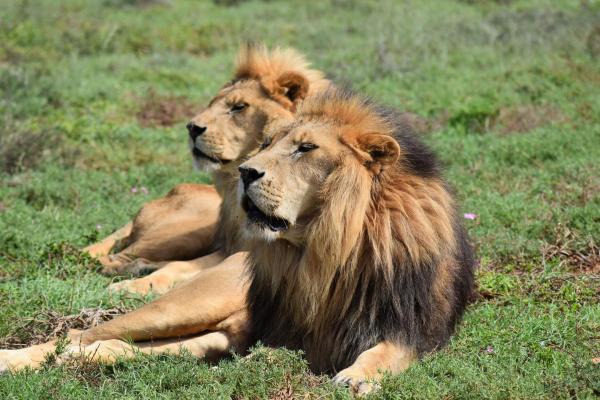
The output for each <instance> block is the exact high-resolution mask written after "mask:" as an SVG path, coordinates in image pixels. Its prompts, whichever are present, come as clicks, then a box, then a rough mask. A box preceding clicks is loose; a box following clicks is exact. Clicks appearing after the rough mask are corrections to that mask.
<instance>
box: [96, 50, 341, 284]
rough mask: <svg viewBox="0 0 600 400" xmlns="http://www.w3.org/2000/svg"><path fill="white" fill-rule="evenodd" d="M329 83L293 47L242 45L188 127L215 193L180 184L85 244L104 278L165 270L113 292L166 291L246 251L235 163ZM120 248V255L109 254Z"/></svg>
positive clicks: (193, 147) (195, 158)
mask: <svg viewBox="0 0 600 400" xmlns="http://www.w3.org/2000/svg"><path fill="white" fill-rule="evenodd" d="M328 85H329V81H328V80H326V79H325V78H324V77H323V74H322V73H321V72H319V71H317V70H313V69H311V68H310V67H309V64H308V63H307V62H306V60H305V59H304V57H303V56H301V55H300V54H299V53H297V52H296V51H294V50H292V49H280V48H276V49H273V50H270V51H269V50H267V49H266V48H265V47H264V46H260V45H248V46H244V47H242V48H241V50H240V52H239V54H238V56H237V62H236V67H235V73H234V77H233V80H232V81H231V82H229V83H228V84H226V85H225V86H224V87H223V88H222V89H221V90H219V92H218V93H217V95H216V96H215V97H214V98H213V99H212V100H211V101H210V103H209V105H208V107H207V108H206V109H205V110H204V111H202V112H201V113H200V114H198V115H197V116H196V117H194V118H193V119H192V120H191V121H190V122H189V123H188V124H187V129H188V134H189V139H188V140H189V147H190V150H191V153H192V157H193V162H194V166H195V167H196V168H197V169H201V170H205V171H210V172H211V173H212V175H213V180H214V183H215V186H214V188H213V187H212V186H209V185H197V184H183V185H178V186H177V187H176V188H175V189H173V190H172V191H171V192H170V193H169V194H168V195H167V196H166V197H164V198H161V199H158V200H155V201H153V202H150V203H148V204H146V205H145V206H144V207H143V208H142V209H141V210H140V212H139V213H138V215H137V216H136V218H135V219H134V221H133V222H132V223H129V224H127V225H126V226H125V227H123V228H121V229H120V230H118V231H117V232H115V234H113V235H111V236H109V237H108V238H106V239H104V240H103V241H101V242H100V243H98V244H96V245H93V246H90V247H88V248H87V249H86V250H87V251H88V252H90V253H91V254H92V255H94V256H96V257H99V260H100V262H101V263H102V264H103V266H104V269H103V272H104V273H106V274H119V273H120V274H122V273H130V274H137V273H140V272H141V271H148V270H154V269H161V268H162V270H161V271H158V272H156V273H154V274H151V275H149V276H148V277H145V278H142V279H136V280H126V281H122V282H118V283H115V284H113V285H111V290H113V291H119V290H127V291H133V292H138V293H142V294H145V293H148V292H149V291H153V292H155V293H164V292H165V291H166V290H168V289H169V288H170V287H172V286H173V285H174V284H177V283H179V282H181V281H184V280H187V279H189V278H190V277H191V276H193V275H194V274H196V273H197V272H198V271H199V270H203V269H206V268H210V267H212V266H214V265H216V264H217V263H219V262H221V261H223V259H224V258H225V257H227V256H229V255H232V254H234V253H236V252H238V251H240V250H242V247H243V246H242V242H241V240H240V238H239V235H238V231H239V225H238V220H239V218H238V216H237V215H235V211H234V210H236V209H237V207H236V204H235V203H236V201H237V197H236V196H237V195H236V190H237V189H236V188H237V179H238V171H237V167H238V165H239V164H240V163H241V162H242V161H243V160H244V157H246V156H247V154H249V153H250V152H251V151H252V150H254V149H256V148H257V147H258V146H259V144H260V143H261V142H262V140H263V132H264V129H265V127H266V126H269V125H273V124H275V123H278V122H280V121H285V120H288V119H290V118H292V115H293V112H294V111H295V109H296V107H297V105H298V103H299V102H300V101H301V100H302V99H304V98H305V97H306V96H308V95H312V94H314V93H317V92H319V91H322V90H324V89H325V88H326V87H327V86H328ZM215 188H216V191H215ZM221 201H222V203H221ZM117 240H118V243H117ZM115 245H118V246H120V247H121V248H122V250H121V251H119V252H118V253H117V254H114V255H109V254H108V252H109V251H110V249H111V248H112V247H115ZM192 259H194V260H192ZM185 260H192V261H185ZM161 261H166V262H161ZM168 261H175V262H168Z"/></svg>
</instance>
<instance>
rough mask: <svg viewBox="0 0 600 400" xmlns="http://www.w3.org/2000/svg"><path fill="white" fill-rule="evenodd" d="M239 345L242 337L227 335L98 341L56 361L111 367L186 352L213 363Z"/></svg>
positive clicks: (70, 349) (77, 347)
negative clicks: (144, 356) (141, 357)
mask: <svg viewBox="0 0 600 400" xmlns="http://www.w3.org/2000/svg"><path fill="white" fill-rule="evenodd" d="M239 343H245V336H244V337H241V336H240V337H238V336H236V335H232V334H230V333H229V332H226V331H217V332H207V333H204V334H201V335H197V336H192V337H189V338H185V339H180V338H175V339H163V340H156V341H149V342H139V343H128V342H126V341H123V340H119V339H109V340H99V341H97V342H94V343H92V344H89V345H87V346H81V345H77V344H74V345H71V346H69V347H68V348H67V350H66V351H65V353H64V354H62V355H61V356H60V357H59V362H64V361H66V360H70V359H77V358H82V359H84V360H86V361H91V362H100V363H107V364H111V363H114V362H115V361H116V360H117V359H130V358H133V357H135V356H136V355H137V354H139V353H143V354H154V355H156V354H179V353H181V352H182V351H187V352H189V353H190V354H192V355H193V356H195V357H198V358H207V359H209V360H216V359H218V358H221V357H223V356H226V355H227V354H228V353H229V352H230V351H231V350H238V351H244V350H245V348H239V347H238V344H239Z"/></svg>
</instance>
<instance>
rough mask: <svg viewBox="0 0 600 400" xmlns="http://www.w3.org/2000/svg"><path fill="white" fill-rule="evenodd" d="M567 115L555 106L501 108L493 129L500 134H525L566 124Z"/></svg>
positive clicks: (493, 123)
mask: <svg viewBox="0 0 600 400" xmlns="http://www.w3.org/2000/svg"><path fill="white" fill-rule="evenodd" d="M567 120H568V119H567V117H566V115H565V114H564V113H563V112H562V111H561V110H559V109H558V108H556V107H554V106H535V105H523V106H516V107H505V108H501V109H500V111H499V112H498V116H497V117H496V118H494V120H493V122H492V126H491V129H492V130H494V131H497V132H498V133H500V134H504V135H507V134H513V133H525V132H529V131H531V130H533V129H535V128H538V127H541V126H544V125H548V124H551V123H561V122H566V121H567Z"/></svg>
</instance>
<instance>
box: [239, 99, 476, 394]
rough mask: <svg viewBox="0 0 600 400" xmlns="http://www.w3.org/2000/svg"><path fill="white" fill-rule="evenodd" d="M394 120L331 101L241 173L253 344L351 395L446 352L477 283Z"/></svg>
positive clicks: (311, 104)
mask: <svg viewBox="0 0 600 400" xmlns="http://www.w3.org/2000/svg"><path fill="white" fill-rule="evenodd" d="M396 117H397V114H395V113H393V112H389V111H386V110H383V109H380V108H378V107H376V106H375V105H373V104H371V103H370V102H368V101H365V100H362V99H361V98H359V97H357V96H355V95H352V94H350V93H348V92H345V91H340V90H337V91H335V90H334V91H330V92H328V93H326V94H325V95H323V96H318V97H317V98H312V99H310V100H307V101H305V102H304V103H303V104H302V106H301V109H300V110H299V112H298V114H297V118H296V121H295V122H294V123H292V124H291V125H289V126H287V127H285V128H283V129H279V130H278V132H277V133H276V134H275V135H267V137H271V136H273V139H272V141H271V140H270V139H269V140H267V141H266V142H265V143H264V144H263V146H262V151H261V152H259V153H258V154H257V155H256V156H254V157H252V158H251V159H249V160H248V161H247V162H245V163H243V164H242V165H241V166H240V171H241V177H242V181H241V183H240V193H241V203H242V206H243V209H244V210H245V212H246V219H247V222H246V232H247V236H248V238H249V241H250V243H251V244H249V268H250V273H251V284H250V288H249V295H248V307H249V313H250V321H251V323H250V335H251V338H250V342H254V341H256V340H260V341H262V342H263V343H265V344H267V345H271V346H285V347H287V348H290V349H301V350H303V351H304V352H305V354H306V358H307V360H308V362H309V365H310V367H311V369H312V370H314V371H316V372H319V373H322V372H325V373H332V374H336V376H335V381H336V382H340V383H346V384H349V385H351V386H352V387H353V388H355V389H356V390H357V391H358V392H366V391H368V390H370V388H371V386H370V385H369V383H367V382H368V381H369V380H371V379H377V378H379V377H380V376H381V374H382V373H383V372H385V371H389V372H392V373H396V372H399V371H402V370H404V369H406V368H407V367H408V366H409V365H410V364H411V363H412V362H413V361H414V360H416V359H417V358H418V357H419V356H420V355H422V354H424V353H427V352H430V351H433V350H436V349H438V348H440V347H442V346H443V345H444V344H445V343H446V342H447V341H448V339H449V337H450V336H451V334H452V333H453V331H454V328H455V325H456V323H457V322H458V321H459V319H460V317H461V315H462V313H463V311H464V309H465V306H466V304H467V299H468V297H469V295H470V292H471V289H472V284H473V256H472V251H471V248H470V246H469V244H468V241H467V236H466V234H465V232H464V230H463V228H462V226H461V223H460V220H459V218H458V214H457V210H456V204H455V201H454V199H453V197H452V195H451V193H450V191H449V189H448V187H447V185H446V183H445V182H444V180H443V178H442V177H441V174H440V171H439V167H438V164H437V162H436V160H435V157H434V155H433V153H432V152H431V151H430V150H429V149H428V148H427V147H426V146H425V145H424V144H422V143H421V142H420V141H419V139H418V138H416V137H415V135H414V134H412V133H411V132H409V131H408V130H406V129H405V128H404V127H403V126H401V124H399V123H398V122H397V118H396Z"/></svg>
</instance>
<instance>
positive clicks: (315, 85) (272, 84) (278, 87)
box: [233, 43, 330, 109]
mask: <svg viewBox="0 0 600 400" xmlns="http://www.w3.org/2000/svg"><path fill="white" fill-rule="evenodd" d="M247 79H254V80H256V81H258V82H259V83H260V84H261V86H262V87H263V89H264V90H265V92H266V93H268V94H269V95H270V96H271V97H272V98H273V99H274V100H276V101H278V102H279V103H281V104H282V105H284V106H286V107H287V108H288V109H294V108H295V106H296V102H295V100H296V99H303V98H305V97H306V96H308V95H312V94H314V93H318V92H322V91H324V90H325V89H326V88H327V87H328V86H329V84H330V82H329V81H328V80H327V79H325V77H324V75H323V73H322V72H320V71H317V70H315V69H311V68H310V63H309V62H308V61H306V59H305V58H304V56H303V55H302V54H300V53H298V52H297V51H296V50H294V49H291V48H281V47H275V48H273V49H271V50H269V49H267V47H266V46H265V45H263V44H256V43H247V44H246V45H245V46H242V48H241V49H240V51H239V53H238V55H237V59H236V67H235V75H234V80H233V82H234V83H235V82H238V81H241V80H247Z"/></svg>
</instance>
